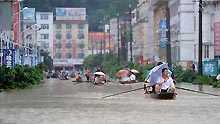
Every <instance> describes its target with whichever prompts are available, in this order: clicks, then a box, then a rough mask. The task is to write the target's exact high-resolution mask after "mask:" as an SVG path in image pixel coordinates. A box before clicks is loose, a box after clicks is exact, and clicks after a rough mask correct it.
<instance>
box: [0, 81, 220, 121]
mask: <svg viewBox="0 0 220 124" xmlns="http://www.w3.org/2000/svg"><path fill="white" fill-rule="evenodd" d="M141 86H142V84H133V85H120V84H116V83H108V84H106V85H102V86H95V85H93V84H89V83H80V84H76V85H73V83H72V82H71V81H70V80H68V81H61V80H58V79H49V80H46V83H45V84H43V85H40V86H36V87H34V88H28V89H25V90H14V91H9V92H4V93H1V94H0V124H104V123H105V124H146V123H149V124H153V123H163V124H176V123H178V124H208V123H211V124H219V120H220V97H216V96H210V95H204V94H198V93H192V92H188V91H183V90H177V93H178V96H177V98H176V99H175V100H159V99H153V98H151V97H150V96H149V95H145V94H143V90H138V91H134V92H130V93H126V94H120V95H117V96H113V97H109V98H106V99H101V97H103V96H106V95H109V94H114V93H117V92H122V91H127V90H131V89H135V88H139V87H141ZM180 86H181V87H186V88H193V89H196V88H197V87H196V86H192V85H189V84H181V85H180ZM205 90H207V91H211V90H213V89H211V88H209V87H204V91H205ZM214 92H215V93H216V94H220V90H219V89H216V90H215V91H214Z"/></svg>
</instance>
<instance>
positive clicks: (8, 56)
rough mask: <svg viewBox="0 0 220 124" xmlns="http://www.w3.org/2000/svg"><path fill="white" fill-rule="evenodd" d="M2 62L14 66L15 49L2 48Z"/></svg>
mask: <svg viewBox="0 0 220 124" xmlns="http://www.w3.org/2000/svg"><path fill="white" fill-rule="evenodd" d="M3 64H4V65H6V66H7V67H12V66H15V49H3Z"/></svg>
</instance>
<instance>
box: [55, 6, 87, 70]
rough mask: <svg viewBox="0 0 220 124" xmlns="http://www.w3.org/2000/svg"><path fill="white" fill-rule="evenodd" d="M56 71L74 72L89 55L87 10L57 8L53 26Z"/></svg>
mask: <svg viewBox="0 0 220 124" xmlns="http://www.w3.org/2000/svg"><path fill="white" fill-rule="evenodd" d="M53 34H54V35H53V58H54V61H53V62H54V63H53V64H54V67H55V69H56V70H61V69H62V70H73V69H75V68H76V69H77V67H78V66H80V65H82V64H83V60H84V58H85V57H86V56H87V55H88V21H87V20H86V9H85V8H56V20H54V26H53Z"/></svg>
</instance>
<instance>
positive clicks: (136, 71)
mask: <svg viewBox="0 0 220 124" xmlns="http://www.w3.org/2000/svg"><path fill="white" fill-rule="evenodd" d="M131 72H133V73H135V74H138V73H139V71H138V70H135V69H131Z"/></svg>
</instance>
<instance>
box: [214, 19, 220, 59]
mask: <svg viewBox="0 0 220 124" xmlns="http://www.w3.org/2000/svg"><path fill="white" fill-rule="evenodd" d="M214 56H220V22H215V23H214Z"/></svg>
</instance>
